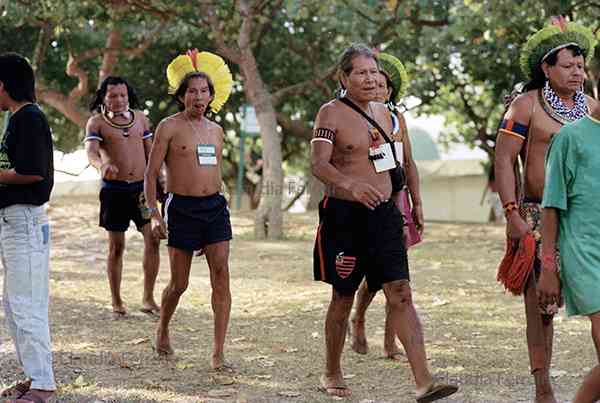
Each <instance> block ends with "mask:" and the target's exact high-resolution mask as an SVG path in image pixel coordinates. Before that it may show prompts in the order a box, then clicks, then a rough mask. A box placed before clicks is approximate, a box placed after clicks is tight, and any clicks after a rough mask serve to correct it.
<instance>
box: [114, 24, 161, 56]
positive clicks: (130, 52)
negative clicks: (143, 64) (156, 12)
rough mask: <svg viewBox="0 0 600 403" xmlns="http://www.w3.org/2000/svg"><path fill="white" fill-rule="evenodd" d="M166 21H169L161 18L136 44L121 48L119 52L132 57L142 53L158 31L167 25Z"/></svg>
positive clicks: (152, 41)
mask: <svg viewBox="0 0 600 403" xmlns="http://www.w3.org/2000/svg"><path fill="white" fill-rule="evenodd" d="M168 22H169V20H168V19H163V20H161V22H160V25H159V26H158V27H156V28H155V29H153V30H151V31H149V32H148V33H147V34H146V35H145V36H146V37H145V38H144V39H143V40H142V41H141V42H140V43H139V44H138V45H137V46H135V47H133V48H125V49H122V50H121V52H122V53H123V54H124V55H125V56H126V57H127V58H134V57H137V56H140V55H141V54H142V53H144V52H145V51H146V50H147V49H148V48H149V47H150V45H152V44H153V43H154V41H155V40H156V38H157V36H158V33H160V32H161V31H162V30H163V29H164V28H165V27H166V26H167V23H168Z"/></svg>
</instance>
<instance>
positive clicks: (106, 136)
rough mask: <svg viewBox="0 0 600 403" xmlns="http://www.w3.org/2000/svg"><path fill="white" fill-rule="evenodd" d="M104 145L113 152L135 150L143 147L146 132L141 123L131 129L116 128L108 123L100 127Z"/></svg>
mask: <svg viewBox="0 0 600 403" xmlns="http://www.w3.org/2000/svg"><path fill="white" fill-rule="evenodd" d="M100 135H101V136H102V139H103V145H104V147H105V148H107V149H112V150H123V151H128V150H134V149H136V148H139V147H143V142H144V139H143V136H144V130H143V127H142V125H141V124H140V123H135V124H134V125H133V126H132V127H130V128H124V129H121V128H115V127H112V126H110V125H108V124H106V123H104V124H103V125H102V126H101V127H100Z"/></svg>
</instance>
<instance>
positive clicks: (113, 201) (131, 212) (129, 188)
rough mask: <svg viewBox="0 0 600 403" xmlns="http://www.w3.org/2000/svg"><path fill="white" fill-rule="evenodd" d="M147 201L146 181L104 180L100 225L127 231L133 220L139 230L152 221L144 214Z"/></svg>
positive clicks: (112, 229) (108, 228)
mask: <svg viewBox="0 0 600 403" xmlns="http://www.w3.org/2000/svg"><path fill="white" fill-rule="evenodd" d="M145 207H146V202H145V199H144V181H139V182H131V183H129V182H125V181H112V180H103V181H102V187H101V189H100V226H101V227H102V228H104V229H106V230H107V231H114V232H125V231H127V228H129V223H130V222H131V221H133V222H134V223H135V226H136V227H137V229H138V231H141V230H142V227H143V226H144V225H146V224H148V223H149V222H150V219H149V217H144V216H143V211H144V210H145Z"/></svg>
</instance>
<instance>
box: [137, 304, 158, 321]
mask: <svg viewBox="0 0 600 403" xmlns="http://www.w3.org/2000/svg"><path fill="white" fill-rule="evenodd" d="M140 312H142V313H145V314H146V315H148V316H150V317H152V318H153V319H158V318H160V307H159V306H158V305H157V304H156V302H154V301H149V302H143V303H142V308H141V309H140Z"/></svg>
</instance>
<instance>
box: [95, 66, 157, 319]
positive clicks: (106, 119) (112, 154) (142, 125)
mask: <svg viewBox="0 0 600 403" xmlns="http://www.w3.org/2000/svg"><path fill="white" fill-rule="evenodd" d="M137 103H138V100H137V96H136V94H135V92H134V91H133V88H132V87H131V86H130V85H129V84H128V83H127V82H126V81H125V80H124V79H123V78H120V77H107V78H106V79H105V80H104V81H103V82H102V84H101V85H100V88H99V89H98V91H97V93H96V97H95V99H94V101H93V102H92V104H91V105H90V109H91V110H92V111H93V112H96V113H95V114H94V115H93V116H92V117H90V119H89V120H88V123H87V126H86V137H85V142H86V151H87V155H88V159H89V161H90V164H91V165H92V166H94V167H95V168H96V169H97V170H98V172H99V173H100V176H101V177H102V188H101V190H100V226H101V227H103V228H105V229H106V231H107V232H108V258H107V273H108V281H109V285H110V291H111V297H112V309H113V315H114V317H115V318H121V317H124V316H125V315H126V314H127V309H126V307H125V304H124V303H123V300H122V298H121V274H122V271H123V252H124V250H125V231H127V228H128V227H129V223H130V221H133V222H134V223H135V225H136V227H137V229H138V231H140V232H141V233H142V235H143V237H144V257H143V270H144V295H143V299H142V308H141V309H140V310H141V311H142V312H144V313H146V314H148V315H150V316H153V317H158V314H159V311H160V309H159V307H158V305H157V304H156V302H155V300H154V284H155V282H156V276H157V274H158V267H159V250H158V247H159V241H158V239H156V238H155V237H153V236H152V233H151V231H150V225H148V224H149V223H150V217H149V214H148V211H147V207H146V203H145V200H144V198H143V187H144V170H145V168H146V161H147V160H148V155H149V153H150V148H151V146H152V132H151V131H150V123H149V121H148V118H146V116H145V115H144V113H143V112H142V111H139V110H134V109H130V106H132V107H133V108H135V107H136V106H137Z"/></svg>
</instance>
